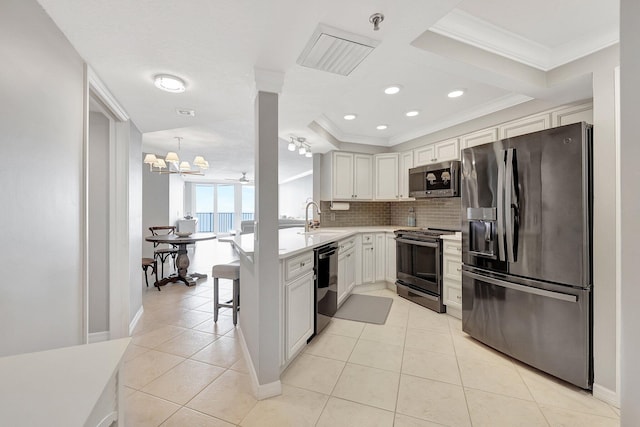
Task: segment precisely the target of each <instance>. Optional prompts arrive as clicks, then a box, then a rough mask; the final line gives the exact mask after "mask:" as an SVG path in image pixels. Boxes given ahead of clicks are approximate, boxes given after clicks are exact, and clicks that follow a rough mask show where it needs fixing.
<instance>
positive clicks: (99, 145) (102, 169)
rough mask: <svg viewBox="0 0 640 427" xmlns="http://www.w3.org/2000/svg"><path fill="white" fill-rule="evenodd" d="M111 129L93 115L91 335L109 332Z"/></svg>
mask: <svg viewBox="0 0 640 427" xmlns="http://www.w3.org/2000/svg"><path fill="white" fill-rule="evenodd" d="M109 128H110V123H109V119H108V118H107V117H106V116H105V115H104V114H102V113H100V112H93V111H92V112H90V113H89V150H88V151H89V152H88V156H89V170H88V180H89V191H88V197H89V215H88V217H89V224H88V226H89V333H95V332H103V331H108V330H109V264H108V262H109V134H110V129H109Z"/></svg>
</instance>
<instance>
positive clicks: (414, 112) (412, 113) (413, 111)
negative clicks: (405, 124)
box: [405, 110, 420, 117]
mask: <svg viewBox="0 0 640 427" xmlns="http://www.w3.org/2000/svg"><path fill="white" fill-rule="evenodd" d="M418 114H420V111H418V110H411V111H407V112H406V113H405V116H407V117H415V116H417V115H418Z"/></svg>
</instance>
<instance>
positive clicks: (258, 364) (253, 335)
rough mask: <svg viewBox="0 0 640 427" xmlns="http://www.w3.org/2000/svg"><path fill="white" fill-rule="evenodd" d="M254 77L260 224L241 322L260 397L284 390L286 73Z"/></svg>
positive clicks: (257, 73)
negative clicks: (282, 135) (282, 136)
mask: <svg viewBox="0 0 640 427" xmlns="http://www.w3.org/2000/svg"><path fill="white" fill-rule="evenodd" d="M255 78H256V89H257V94H256V99H255V133H256V140H255V224H256V226H255V234H254V259H253V266H252V271H251V272H247V274H245V276H244V277H243V276H242V274H243V273H242V272H241V279H240V280H241V284H240V289H241V295H240V300H241V301H242V309H241V310H240V327H241V330H242V336H243V338H244V340H245V343H246V346H247V349H248V351H249V354H250V358H251V361H248V362H249V363H251V364H252V368H253V369H252V371H253V372H255V377H256V378H252V380H253V381H257V384H254V388H255V390H254V391H255V393H256V395H257V397H258V398H259V399H261V398H265V397H270V396H274V395H278V394H280V393H281V385H280V354H281V346H282V339H283V338H282V336H281V333H280V326H281V319H280V313H281V305H282V303H283V301H282V299H283V297H282V295H281V294H280V260H279V257H278V92H279V91H280V88H281V87H282V83H283V80H284V74H282V73H279V72H274V71H267V70H258V69H256V70H255ZM243 268H244V267H243ZM245 278H246V279H247V280H246V281H245ZM250 369H251V368H250ZM252 376H253V375H252Z"/></svg>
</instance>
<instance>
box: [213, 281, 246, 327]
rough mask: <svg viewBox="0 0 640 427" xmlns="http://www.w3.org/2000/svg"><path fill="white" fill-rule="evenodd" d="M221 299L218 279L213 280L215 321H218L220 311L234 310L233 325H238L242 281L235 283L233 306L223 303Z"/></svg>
mask: <svg viewBox="0 0 640 427" xmlns="http://www.w3.org/2000/svg"><path fill="white" fill-rule="evenodd" d="M219 297H220V289H219V285H218V278H217V277H214V278H213V321H214V322H217V321H218V310H219V309H220V308H221V307H222V308H230V309H232V310H233V324H234V325H237V324H238V310H239V308H240V304H239V301H240V279H235V280H234V281H233V300H232V301H231V304H227V303H221V302H219V301H218V299H219Z"/></svg>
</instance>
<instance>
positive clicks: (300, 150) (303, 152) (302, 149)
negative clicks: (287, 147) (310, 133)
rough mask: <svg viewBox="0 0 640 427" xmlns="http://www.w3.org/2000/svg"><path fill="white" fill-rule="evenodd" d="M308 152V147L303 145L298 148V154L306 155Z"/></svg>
mask: <svg viewBox="0 0 640 427" xmlns="http://www.w3.org/2000/svg"><path fill="white" fill-rule="evenodd" d="M306 152H307V149H306V148H304V146H302V145H301V146H300V148H299V149H298V154H300V155H304V154H305V153H306Z"/></svg>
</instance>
